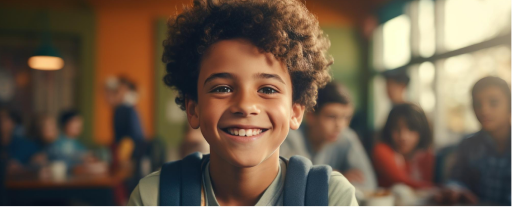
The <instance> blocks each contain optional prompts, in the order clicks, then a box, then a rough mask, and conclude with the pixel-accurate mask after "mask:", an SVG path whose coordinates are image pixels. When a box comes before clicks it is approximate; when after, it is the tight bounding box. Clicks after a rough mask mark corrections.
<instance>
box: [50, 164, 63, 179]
mask: <svg viewBox="0 0 512 207" xmlns="http://www.w3.org/2000/svg"><path fill="white" fill-rule="evenodd" d="M50 171H51V174H52V179H53V180H54V181H64V180H66V175H67V166H66V163H65V162H64V161H55V162H52V164H50Z"/></svg>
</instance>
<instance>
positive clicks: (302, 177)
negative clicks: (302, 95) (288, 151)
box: [159, 152, 332, 206]
mask: <svg viewBox="0 0 512 207" xmlns="http://www.w3.org/2000/svg"><path fill="white" fill-rule="evenodd" d="M209 158H210V157H209V155H202V154H201V153H199V152H196V153H193V154H190V155H188V156H187V157H185V158H184V159H183V160H178V161H174V162H169V163H166V164H164V165H163V166H162V169H161V171H160V183H159V193H160V194H159V205H161V206H200V205H201V180H202V177H201V176H202V169H203V168H204V167H205V165H206V163H208V162H207V161H208V160H209ZM281 159H284V160H286V158H283V157H281ZM331 171H332V168H331V167H330V166H327V165H318V166H313V165H312V163H311V161H310V160H308V159H307V158H305V157H302V156H292V157H291V158H290V160H289V161H288V165H287V170H286V177H285V181H284V190H283V204H284V205H285V206H327V204H328V200H329V195H328V189H329V178H330V176H331Z"/></svg>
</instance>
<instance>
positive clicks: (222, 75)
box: [203, 73, 234, 85]
mask: <svg viewBox="0 0 512 207" xmlns="http://www.w3.org/2000/svg"><path fill="white" fill-rule="evenodd" d="M216 78H222V79H234V78H233V75H231V74H230V73H214V74H211V75H210V76H209V77H208V78H207V79H206V80H205V81H204V84H203V85H206V83H208V82H209V81H212V80H213V79H216Z"/></svg>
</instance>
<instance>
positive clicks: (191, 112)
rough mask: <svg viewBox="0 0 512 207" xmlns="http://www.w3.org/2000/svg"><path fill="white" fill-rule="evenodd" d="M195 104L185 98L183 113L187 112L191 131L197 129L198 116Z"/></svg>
mask: <svg viewBox="0 0 512 207" xmlns="http://www.w3.org/2000/svg"><path fill="white" fill-rule="evenodd" d="M197 110H198V108H197V103H196V102H195V101H194V100H191V99H189V98H185V111H186V112H187V119H188V124H190V127H192V128H193V129H198V128H199V114H198V113H197Z"/></svg>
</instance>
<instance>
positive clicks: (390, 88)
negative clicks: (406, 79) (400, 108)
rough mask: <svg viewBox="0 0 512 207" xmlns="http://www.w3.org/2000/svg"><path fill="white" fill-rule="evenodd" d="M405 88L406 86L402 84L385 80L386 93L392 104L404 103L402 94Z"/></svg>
mask: <svg viewBox="0 0 512 207" xmlns="http://www.w3.org/2000/svg"><path fill="white" fill-rule="evenodd" d="M406 88H407V86H406V85H405V84H403V83H398V82H396V81H394V80H392V79H387V80H386V92H387V94H388V97H389V99H390V100H391V102H392V103H393V104H399V103H403V102H404V92H405V89H406Z"/></svg>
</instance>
